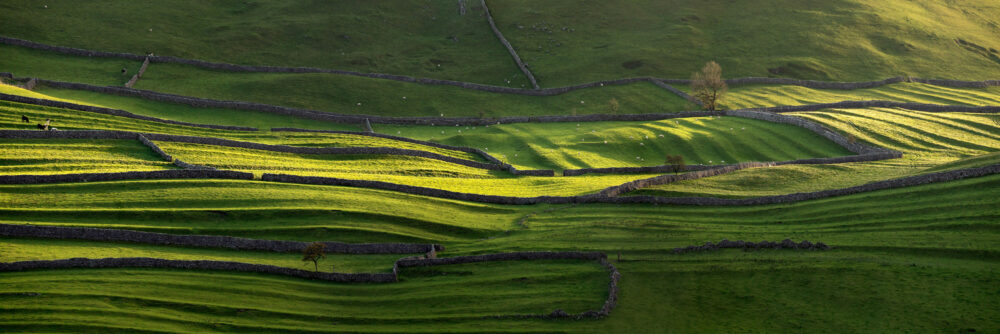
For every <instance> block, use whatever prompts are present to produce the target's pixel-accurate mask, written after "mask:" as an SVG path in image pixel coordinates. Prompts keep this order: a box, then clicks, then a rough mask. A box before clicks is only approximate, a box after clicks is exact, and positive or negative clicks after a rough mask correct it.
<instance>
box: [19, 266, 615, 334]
mask: <svg viewBox="0 0 1000 334" xmlns="http://www.w3.org/2000/svg"><path fill="white" fill-rule="evenodd" d="M607 280H608V278H607V274H606V271H604V268H601V267H600V266H598V265H597V264H596V263H594V262H582V261H521V262H518V261H515V262H493V263H480V264H465V265H452V266H444V267H434V268H432V269H420V268H414V269H404V270H402V275H401V282H399V283H392V284H334V283H329V282H319V281H307V280H301V279H290V278H285V277H280V276H271V275H253V274H243V273H228V272H198V271H179V270H148V269H146V270H137V269H108V270H105V269H98V270H89V269H84V270H62V271H33V272H23V273H5V274H3V275H2V276H0V281H3V283H4V284H3V287H2V288H0V293H2V294H0V295H2V296H4V299H5V303H4V304H3V306H2V308H3V309H4V312H3V315H0V323H3V325H4V327H5V329H7V330H11V331H15V330H17V331H21V330H29V331H31V330H39V329H40V328H41V327H37V326H34V325H32V324H37V323H40V322H41V323H45V324H46V325H44V326H46V327H47V328H48V329H49V330H55V331H67V330H71V331H108V330H113V331H117V330H127V331H134V330H151V329H154V330H159V331H170V332H204V331H269V332H273V331H293V332H296V331H297V332H315V331H331V330H333V331H345V330H346V331H373V330H381V331H399V330H406V329H411V330H412V329H414V328H421V327H422V328H425V329H426V330H427V331H431V327H427V326H433V331H434V332H442V331H464V332H482V327H481V326H482V323H484V322H485V323H496V324H497V325H499V326H500V327H498V328H496V329H495V330H500V331H503V330H504V328H503V327H507V326H509V325H511V323H513V325H515V326H516V327H515V328H514V330H515V331H526V332H532V331H535V332H537V331H540V329H539V326H541V328H545V329H543V330H548V331H551V330H554V329H557V328H558V326H559V325H560V324H561V323H563V324H565V322H562V321H551V322H541V321H537V320H536V321H527V322H526V321H523V320H522V321H499V320H485V319H483V317H486V316H494V315H512V314H524V313H533V314H540V313H549V312H551V311H552V310H554V309H563V310H566V311H567V312H583V311H586V310H590V309H594V308H598V307H600V306H601V304H602V303H603V301H604V298H605V296H606V295H607V290H606V286H607ZM486 286H488V287H489V289H483V287H486ZM22 291H37V292H39V293H41V295H39V296H23V295H17V294H15V293H17V292H22ZM400 306H407V307H400ZM109 307H112V308H114V309H115V310H112V309H109ZM588 322H589V321H588ZM508 330H509V329H508Z"/></svg>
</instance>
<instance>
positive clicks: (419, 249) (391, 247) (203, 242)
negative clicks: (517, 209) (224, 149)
mask: <svg viewBox="0 0 1000 334" xmlns="http://www.w3.org/2000/svg"><path fill="white" fill-rule="evenodd" d="M0 236H5V237H22V238H49V239H76V240H91V241H110V242H134V243H143V244H152V245H164V246H183V247H207V248H224V249H235V250H252V251H266V252H280V253H293V252H301V251H302V250H303V249H305V248H306V246H308V245H309V244H310V243H308V242H301V241H284V240H262V239H248V238H237V237H228V236H216V235H178V234H166V233H154V232H141V231H131V230H120V229H103V228H87V227H59V226H40V225H20V224H0ZM323 243H324V244H326V249H325V251H326V252H327V253H333V254H419V253H427V252H429V251H431V250H434V251H443V250H444V246H441V245H438V244H407V243H368V244H348V243H342V242H331V241H326V242H323Z"/></svg>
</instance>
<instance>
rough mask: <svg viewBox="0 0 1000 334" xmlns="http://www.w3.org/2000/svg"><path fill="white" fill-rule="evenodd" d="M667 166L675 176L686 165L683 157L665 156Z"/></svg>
mask: <svg viewBox="0 0 1000 334" xmlns="http://www.w3.org/2000/svg"><path fill="white" fill-rule="evenodd" d="M667 165H669V166H670V170H672V171H674V175H677V173H680V172H682V171H684V167H687V164H686V163H684V156H682V155H680V154H678V155H670V154H667Z"/></svg>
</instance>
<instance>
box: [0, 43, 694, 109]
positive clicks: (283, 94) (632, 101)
mask: <svg viewBox="0 0 1000 334" xmlns="http://www.w3.org/2000/svg"><path fill="white" fill-rule="evenodd" d="M0 52H4V53H8V52H9V53H10V54H12V55H14V56H12V57H4V59H0V70H2V71H6V72H13V73H14V74H16V75H17V76H19V77H25V76H34V77H40V78H44V79H51V80H61V81H70V82H82V83H89V84H96V85H121V83H112V82H108V81H107V80H108V79H107V78H106V76H108V75H119V76H120V74H119V73H120V72H119V71H120V69H121V67H122V66H121V65H120V64H118V63H117V62H115V61H113V60H108V59H103V60H101V59H97V60H93V59H90V58H82V57H72V56H64V55H58V54H53V53H50V52H44V51H37V50H28V49H24V48H19V47H13V46H5V45H0ZM84 60H85V61H87V62H82V61H84ZM90 62H99V63H100V64H99V65H97V64H90ZM64 69H71V70H64ZM109 69H110V70H111V71H113V72H114V73H112V74H107V73H105V72H106V71H108V70H109ZM126 80H127V78H126ZM135 88H138V89H148V90H153V91H157V92H163V93H171V94H179V95H186V96H195V97H202V98H210V99H221V100H237V101H250V102H257V103H265V104H272V105H281V106H287V107H296V108H304V109H310V110H318V111H325V112H333V113H341V114H365V115H382V116H442V115H443V116H447V117H501V116H516V115H517V116H524V115H535V116H540V115H572V114H579V115H583V114H597V113H608V112H611V104H610V101H611V100H612V99H615V100H617V101H618V104H619V108H618V111H617V112H618V113H623V114H624V113H630V114H637V113H661V112H673V111H681V110H690V109H693V108H694V107H693V106H690V105H689V104H690V103H689V102H687V101H686V100H684V99H682V98H680V97H678V96H677V95H674V94H673V93H671V92H669V91H666V90H664V89H662V88H660V87H657V86H656V85H653V84H651V83H647V82H641V83H635V84H630V85H624V86H605V87H595V88H589V89H583V90H576V91H573V92H569V93H566V94H561V95H556V96H543V97H539V96H525V95H514V94H497V93H489V92H483V91H476V90H470V89H465V88H459V87H454V86H432V85H421V84H415V83H405V82H398V81H392V80H381V79H371V78H362V77H354V76H345V75H336V74H322V73H312V74H288V73H234V72H220V71H211V70H204V69H199V68H196V67H192V66H186V65H178V64H153V65H150V67H149V68H148V69H147V71H146V73H145V75H144V76H143V78H142V79H141V80H139V81H138V82H137V83H136V85H135ZM88 95H92V94H86V95H83V96H88ZM404 97H405V99H404ZM87 99H88V100H89V99H92V98H90V97H88V98H87ZM111 99H114V100H118V98H117V97H104V98H97V99H96V101H101V102H106V101H108V100H111ZM581 101H582V102H583V103H581ZM358 103H361V105H358ZM124 106H131V104H126V105H124ZM175 108H176V107H175ZM163 112H169V110H166V111H160V112H158V113H163ZM254 114H255V113H254ZM188 117H191V116H188ZM212 119H213V120H218V119H217V118H212Z"/></svg>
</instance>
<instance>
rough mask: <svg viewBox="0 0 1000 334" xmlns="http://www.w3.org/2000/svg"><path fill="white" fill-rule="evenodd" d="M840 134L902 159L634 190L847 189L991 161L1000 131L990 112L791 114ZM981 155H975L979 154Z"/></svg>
mask: <svg viewBox="0 0 1000 334" xmlns="http://www.w3.org/2000/svg"><path fill="white" fill-rule="evenodd" d="M794 115H796V116H800V117H805V118H807V119H811V120H813V121H816V122H818V123H821V124H824V125H826V126H828V127H830V128H832V129H835V130H837V131H839V132H841V133H845V134H849V135H852V136H854V137H855V138H858V140H863V141H865V142H868V143H871V144H874V145H876V146H880V147H886V148H891V149H894V150H899V151H902V152H903V159H894V160H886V161H874V162H860V163H844V164H836V165H798V166H795V165H792V166H779V167H772V168H757V169H747V170H741V171H737V172H734V173H730V174H726V175H721V176H717V177H711V178H703V179H698V180H688V181H681V182H676V183H671V184H666V185H660V186H655V187H650V188H649V189H642V190H639V191H636V192H635V193H634V194H636V195H659V196H720V197H756V196H769V195H782V194H789V193H795V192H812V191H819V190H827V189H837V188H846V187H853V186H858V185H862V184H865V183H869V182H874V181H881V180H886V179H891V178H898V177H905V176H911V175H916V174H921V173H927V172H936V171H943V170H947V169H955V168H968V167H975V166H983V165H986V164H990V163H991V162H992V163H995V161H996V158H995V157H994V158H991V157H993V156H995V155H996V153H995V152H997V151H1000V132H998V131H997V127H996V125H995V124H994V123H993V122H992V119H991V116H989V115H980V114H962V113H927V112H917V111H910V110H898V109H865V110H860V109H859V110H831V111H824V112H807V113H795V114H794ZM981 155H982V157H979V156H981Z"/></svg>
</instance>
